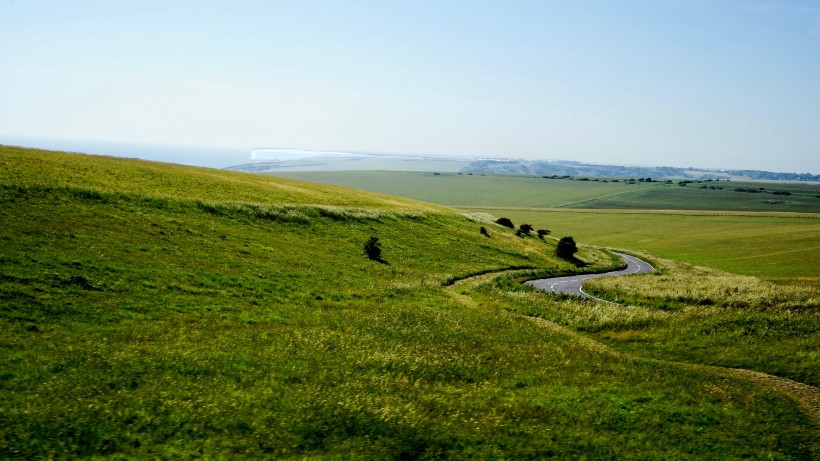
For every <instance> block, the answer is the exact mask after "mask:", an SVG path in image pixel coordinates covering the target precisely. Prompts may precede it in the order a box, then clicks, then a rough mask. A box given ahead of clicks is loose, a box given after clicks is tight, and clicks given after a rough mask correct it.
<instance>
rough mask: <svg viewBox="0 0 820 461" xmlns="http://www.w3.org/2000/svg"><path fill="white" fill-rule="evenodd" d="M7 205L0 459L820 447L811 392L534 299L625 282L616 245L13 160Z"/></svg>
mask: <svg viewBox="0 0 820 461" xmlns="http://www.w3.org/2000/svg"><path fill="white" fill-rule="evenodd" d="M0 204H2V206H0V222H2V226H1V227H0V244H1V245H0V248H2V250H0V324H2V328H0V418H2V419H1V420H2V425H0V458H4V459H8V458H20V459H48V458H75V457H80V458H95V459H135V458H137V459H139V458H150V459H155V458H159V459H173V458H181V459H190V458H197V457H203V458H225V459H259V458H276V459H288V458H291V459H304V458H307V457H317V458H334V459H335V458H368V459H432V458H448V459H476V458H483V459H486V458H509V459H543V458H548V457H558V458H582V457H587V458H590V459H600V458H619V459H621V458H624V459H628V458H640V459H670V458H675V459H703V458H709V457H714V456H715V454H719V456H720V457H726V458H741V457H745V458H748V457H751V458H774V459H810V458H811V457H813V456H816V455H817V454H818V447H817V442H816V440H817V436H818V428H817V414H816V413H814V412H812V410H811V409H806V407H805V405H802V406H801V403H800V402H801V401H800V400H799V399H797V400H795V399H793V396H792V398H790V397H789V396H788V395H787V394H784V393H782V392H781V391H780V390H778V389H777V388H774V387H772V386H769V385H767V384H765V383H761V382H760V381H759V380H755V379H751V378H748V377H744V376H741V375H739V374H737V373H735V372H732V371H731V370H725V369H721V368H707V367H702V366H699V365H697V364H698V363H709V364H711V365H718V366H727V365H729V364H727V363H723V362H721V359H720V356H721V351H722V350H725V348H726V347H727V345H726V344H723V343H715V344H711V343H709V344H704V345H703V348H702V350H699V351H698V354H695V355H693V356H688V357H683V356H682V355H681V354H682V353H681V352H679V351H678V350H677V349H675V350H672V351H671V352H669V353H668V354H664V353H661V352H656V351H654V350H653V352H652V353H651V354H650V356H649V357H648V358H646V359H644V358H642V357H641V356H640V352H639V351H637V352H636V351H633V350H632V349H633V348H627V349H629V350H628V351H627V352H626V353H622V352H619V351H618V350H616V349H612V348H611V347H616V348H617V347H619V342H618V340H617V339H612V338H614V336H612V335H611V334H610V333H611V330H610V329H611V328H612V325H611V324H608V325H606V326H605V327H601V328H598V329H597V330H594V331H593V329H590V328H586V327H584V326H583V325H581V326H579V325H576V324H573V323H572V322H571V321H568V320H566V319H565V318H563V317H560V316H558V315H557V314H556V312H555V308H557V307H559V306H567V308H572V306H571V305H570V304H566V301H565V300H561V299H555V298H552V297H549V296H546V295H543V294H540V293H534V292H533V291H532V290H530V289H527V288H524V287H522V286H521V285H520V284H518V283H517V282H518V281H520V280H521V279H526V278H533V277H536V276H546V275H550V274H569V273H575V272H578V271H579V270H604V269H608V268H612V267H615V266H616V265H618V264H619V263H618V262H617V261H615V260H614V258H613V257H612V256H611V255H610V254H609V253H607V252H605V251H601V250H593V249H590V248H584V249H583V250H582V251H581V252H580V254H579V257H580V259H581V260H583V261H585V262H586V264H587V266H586V267H584V268H578V267H577V266H576V265H575V264H571V263H569V262H566V261H563V260H560V259H557V258H556V257H555V256H553V254H554V250H555V240H554V239H550V238H548V239H546V241H544V240H540V239H538V238H536V237H518V236H516V235H515V234H514V233H513V231H511V230H508V229H505V228H502V227H499V226H496V225H494V224H492V223H489V222H486V221H482V219H483V218H482V216H481V215H469V216H467V215H464V214H462V212H460V211H456V210H452V209H448V208H444V207H441V206H437V205H431V204H427V203H422V202H416V201H413V200H410V199H401V198H395V197H389V196H384V195H378V194H373V193H368V192H361V191H354V190H350V189H343V188H340V187H335V186H326V185H318V184H311V183H304V182H299V181H294V180H286V179H280V178H273V177H265V176H255V175H249V174H241V173H232V172H225V171H216V170H208V169H198V168H189V167H182V166H177V165H164V164H157V163H150V162H142V161H136V160H124V159H113V158H105V157H94V156H85V155H78V154H65V153H56V152H46V151H36V150H29V149H19V148H11V147H0ZM481 227H485V228H486V229H487V231H488V234H489V236H484V235H482V234H481V233H480V232H479V231H480V228H481ZM371 236H375V237H377V238H379V240H380V242H381V243H382V248H383V253H382V260H381V261H374V260H370V259H368V258H367V257H365V256H364V254H363V245H364V243H365V242H366V241H367V240H368V238H370V237H371ZM675 270H676V269H675V268H674V267H672V266H671V265H670V268H669V269H668V270H667V272H665V273H675ZM669 271H671V272H669ZM480 274H485V275H480ZM499 276H500V278H499ZM641 277H647V276H641ZM648 277H652V276H648ZM636 280H645V279H640V278H638V279H636ZM772 290H773V291H772V292H770V293H769V295H767V296H769V298H766V299H764V300H762V301H759V302H758V304H756V305H755V306H754V308H753V309H752V310H751V311H750V312H749V315H751V316H754V315H756V314H755V312H762V311H767V309H768V310H770V311H771V310H777V312H781V311H785V310H789V309H791V311H793V312H791V313H790V314H789V316H790V317H789V318H788V321H789V322H793V321H797V322H798V323H803V324H807V325H809V326H803V327H801V328H802V330H801V332H802V333H801V334H804V335H807V336H806V337H807V338H808V339H807V340H806V341H807V342H808V344H809V345H810V347H813V348H814V350H815V351H816V347H817V343H818V342H817V335H818V332H817V328H816V324H817V320H816V318H817V311H818V306H817V301H816V299H815V298H811V295H810V293H809V294H807V292H791V291H790V292H788V293H786V295H788V296H791V297H793V298H794V299H796V300H798V301H799V302H801V303H802V305H803V307H802V308H801V309H794V308H793V307H789V306H790V305H789V304H788V303H785V304H784V303H782V302H780V301H777V302H775V298H777V297H778V296H780V294H782V293H785V292H782V291H778V290H779V288H777V287H773V288H772ZM618 296H621V295H618ZM622 296H624V297H627V295H626V294H624V295H622ZM629 296H632V297H633V298H635V300H636V301H635V302H638V303H642V306H643V307H642V309H651V306H650V307H647V306H644V305H645V304H651V301H647V300H646V298H647V295H646V294H643V293H639V294H629ZM716 296H717V295H716ZM680 302H682V303H686V302H688V301H686V300H682V301H680ZM693 302H694V301H693ZM562 303H563V304H562ZM581 304H582V307H579V309H582V308H583V309H586V308H588V305H587V304H584V303H581ZM718 304H719V303H718ZM745 308H748V306H746V307H744V306H734V305H732V306H727V307H726V308H725V309H724V310H723V311H717V310H715V311H714V312H712V311H709V313H708V315H707V317H708V318H705V317H704V318H703V319H702V322H703V325H704V328H706V327H710V328H713V331H714V333H713V334H714V335H718V336H720V335H724V334H725V333H724V331H728V330H726V328H728V327H723V326H721V325H724V324H723V323H721V321H722V319H723V317H721V316H723V315H728V314H726V312H728V313H734V312H736V310H737V309H745ZM713 310H714V309H713ZM578 312H583V311H581V310H579V311H578ZM564 313H566V312H564ZM784 315H785V314H784ZM535 317H540V318H541V319H542V320H538V319H535ZM543 319H549V320H543ZM633 320H634V319H633ZM664 321H665V318H661V316H660V315H655V317H653V319H652V321H651V322H640V321H638V322H637V323H635V322H632V323H630V324H629V325H628V327H629V328H630V329H633V330H635V329H639V328H642V327H647V326H649V325H650V324H651V325H652V326H653V327H657V328H661V327H662V326H663V322H664ZM553 322H555V323H553ZM767 322H775V323H777V322H781V324H783V325H786V324H785V323H783V322H785V321H784V320H778V318H775V317H774V316H771V319H769V320H767ZM806 322H808V323H806ZM812 322H813V323H812ZM559 325H564V326H563V327H562V326H559ZM812 328H814V330H812ZM576 331H581V332H585V334H586V333H590V334H597V335H599V336H600V338H599V339H600V340H601V341H604V342H607V344H609V346H605V345H604V344H603V343H601V342H596V341H593V340H590V339H589V338H588V337H587V336H581V335H579V334H578V333H577V332H576ZM751 334H752V335H753V336H754V338H755V342H754V347H756V348H766V349H770V350H771V351H772V352H771V354H769V355H767V356H765V357H763V358H761V359H760V360H757V361H750V362H749V363H745V364H744V365H745V366H748V367H749V368H753V369H757V370H760V371H766V372H770V373H778V374H781V375H782V376H786V377H790V378H794V379H798V380H801V381H803V382H809V383H815V382H816V380H817V376H816V372H815V371H813V369H812V367H811V365H812V364H813V363H816V358H814V357H816V354H815V355H811V351H809V352H810V353H809V354H808V355H806V354H804V355H802V356H797V355H796V354H794V350H793V349H790V348H795V347H805V344H806V342H805V341H804V342H802V343H797V342H795V343H794V344H793V345H787V347H786V348H785V349H783V350H782V351H781V350H778V349H777V347H776V346H777V344H778V342H779V341H780V339H782V338H780V337H779V336H777V335H772V336H766V334H763V333H760V334H758V333H756V332H752V333H751ZM607 335H608V336H607ZM694 337H695V335H693V338H694ZM743 347H746V346H743V345H738V346H737V348H736V351H738V352H737V353H738V354H740V353H744V351H747V350H748V349H743ZM749 347H751V346H749ZM676 351H678V352H676ZM676 354H677V355H676ZM682 359H684V360H686V361H690V363H694V365H689V364H683V363H679V362H680V361H681V360H682ZM812 360H814V361H815V362H812ZM774 363H778V366H777V367H774V366H773V364H774ZM814 370H816V368H815V369H814Z"/></svg>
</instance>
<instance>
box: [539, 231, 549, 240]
mask: <svg viewBox="0 0 820 461" xmlns="http://www.w3.org/2000/svg"><path fill="white" fill-rule="evenodd" d="M536 233H537V234H538V238H540V239H542V240H543V239H544V236H545V235H550V234H551V233H552V231H550V230H549V229H538V231H537V232H536Z"/></svg>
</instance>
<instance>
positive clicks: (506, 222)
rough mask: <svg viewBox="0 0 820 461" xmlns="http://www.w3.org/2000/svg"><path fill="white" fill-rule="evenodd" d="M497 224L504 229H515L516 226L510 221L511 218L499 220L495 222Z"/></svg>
mask: <svg viewBox="0 0 820 461" xmlns="http://www.w3.org/2000/svg"><path fill="white" fill-rule="evenodd" d="M495 223H496V224H498V225H501V226H504V227H509V228H510V229H515V224H513V222H512V221H510V218H498V219H496V220H495Z"/></svg>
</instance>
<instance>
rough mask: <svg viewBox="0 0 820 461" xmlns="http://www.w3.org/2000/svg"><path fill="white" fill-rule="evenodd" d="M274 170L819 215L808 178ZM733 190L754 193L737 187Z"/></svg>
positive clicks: (404, 190) (445, 196)
mask: <svg viewBox="0 0 820 461" xmlns="http://www.w3.org/2000/svg"><path fill="white" fill-rule="evenodd" d="M278 176H282V177H289V178H297V179H303V180H308V181H316V182H322V183H327V184H338V185H342V186H347V187H354V188H357V189H363V190H369V191H374V192H381V193H386V194H390V195H397V196H400V197H408V198H414V199H418V200H424V201H427V202H432V203H440V204H443V205H448V206H456V207H460V206H483V207H497V208H506V207H518V208H593V209H650V210H719V211H760V212H805V213H820V197H818V196H820V184H813V183H809V184H805V183H747V182H743V183H741V182H726V181H719V182H702V183H689V184H687V185H686V186H680V185H678V183H677V182H674V183H672V184H666V183H659V182H651V183H645V182H633V183H628V182H626V181H625V180H624V179H623V178H621V179H618V182H611V181H612V179H600V180H597V181H596V180H588V181H579V180H578V179H577V178H576V179H575V180H569V179H545V178H542V177H540V176H522V175H479V174H475V175H468V174H456V173H442V174H439V175H435V174H433V173H416V172H397V171H326V172H299V173H296V172H293V173H281V174H278ZM587 179H589V178H587ZM633 179H634V178H633ZM603 181H607V182H603ZM710 187H711V188H712V189H710ZM718 188H720V189H718ZM760 188H763V189H764V190H762V191H761V190H760ZM735 189H744V190H746V191H749V190H751V191H756V192H754V193H753V192H738V191H736V190H735ZM773 192H788V193H789V194H790V195H775V194H773Z"/></svg>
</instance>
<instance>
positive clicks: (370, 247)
mask: <svg viewBox="0 0 820 461" xmlns="http://www.w3.org/2000/svg"><path fill="white" fill-rule="evenodd" d="M364 254H366V255H367V257H368V258H370V259H372V260H373V261H380V260H381V259H382V244H381V243H380V242H379V239H378V237H370V240H368V241H367V243H365V244H364Z"/></svg>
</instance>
